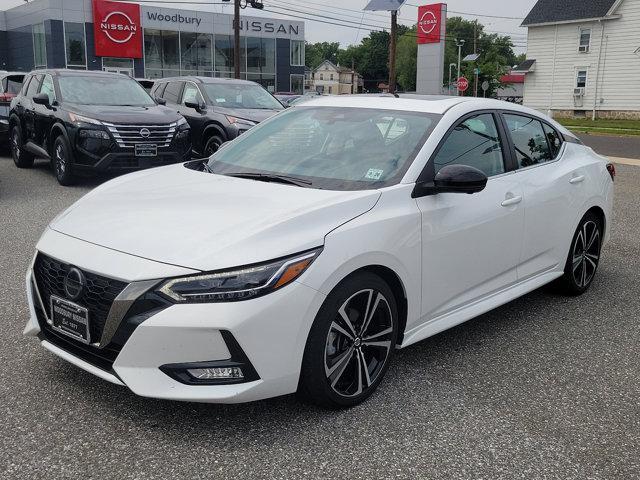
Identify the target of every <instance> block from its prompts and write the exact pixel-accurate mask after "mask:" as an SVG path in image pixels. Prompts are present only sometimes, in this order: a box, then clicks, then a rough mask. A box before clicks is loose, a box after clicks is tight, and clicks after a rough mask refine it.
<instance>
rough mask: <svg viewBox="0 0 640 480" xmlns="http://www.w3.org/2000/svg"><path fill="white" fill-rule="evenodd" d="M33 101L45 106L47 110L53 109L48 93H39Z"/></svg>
mask: <svg viewBox="0 0 640 480" xmlns="http://www.w3.org/2000/svg"><path fill="white" fill-rule="evenodd" d="M32 100H33V103H37V104H38V105H44V106H45V107H47V108H51V102H50V101H49V95H47V94H46V93H38V94H37V95H34V96H33V98H32Z"/></svg>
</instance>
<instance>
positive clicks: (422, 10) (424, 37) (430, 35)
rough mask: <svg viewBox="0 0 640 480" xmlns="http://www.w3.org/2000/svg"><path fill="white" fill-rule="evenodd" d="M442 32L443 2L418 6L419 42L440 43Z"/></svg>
mask: <svg viewBox="0 0 640 480" xmlns="http://www.w3.org/2000/svg"><path fill="white" fill-rule="evenodd" d="M441 32H442V4H441V3H436V4H434V5H423V6H421V7H419V8H418V43H420V44H422V43H440V42H441V38H440V35H441Z"/></svg>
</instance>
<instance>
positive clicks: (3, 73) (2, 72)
mask: <svg viewBox="0 0 640 480" xmlns="http://www.w3.org/2000/svg"><path fill="white" fill-rule="evenodd" d="M13 75H26V73H25V72H7V71H6V70H0V77H2V78H4V77H11V76H13Z"/></svg>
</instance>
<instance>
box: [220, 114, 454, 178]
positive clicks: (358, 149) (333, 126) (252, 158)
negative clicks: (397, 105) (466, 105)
mask: <svg viewBox="0 0 640 480" xmlns="http://www.w3.org/2000/svg"><path fill="white" fill-rule="evenodd" d="M440 118H441V116H440V115H434V114H427V113H418V112H406V111H393V110H376V109H368V108H367V109H363V108H340V107H313V106H305V107H300V108H294V109H289V110H287V111H286V112H283V113H280V114H278V115H276V116H275V117H273V118H272V119H271V120H268V121H267V122H264V123H262V124H260V125H259V126H257V127H254V128H253V129H252V130H249V131H248V132H247V133H245V134H243V135H242V136H241V137H239V138H238V139H237V140H235V141H233V142H231V143H229V144H227V145H225V146H224V147H223V148H221V149H220V150H219V151H218V152H217V153H216V154H215V155H214V156H212V157H211V159H210V160H209V162H208V170H209V171H211V172H213V173H217V174H222V175H224V174H243V173H244V174H247V173H249V174H264V175H280V176H287V177H295V179H298V180H303V181H304V182H305V183H308V184H309V186H311V187H312V188H321V189H330V190H365V189H374V188H382V187H385V186H389V185H393V184H396V183H398V182H400V180H401V179H402V177H403V176H404V174H405V173H406V171H407V169H408V168H409V166H410V165H411V162H412V161H413V160H414V158H415V156H416V155H417V153H418V152H419V151H420V149H421V148H422V145H423V144H424V142H425V140H426V139H427V137H428V136H429V134H430V133H431V131H432V130H433V128H434V127H435V125H436V124H437V122H438V121H439V120H440Z"/></svg>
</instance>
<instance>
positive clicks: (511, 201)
mask: <svg viewBox="0 0 640 480" xmlns="http://www.w3.org/2000/svg"><path fill="white" fill-rule="evenodd" d="M521 201H522V197H521V196H520V195H518V196H517V197H510V198H507V199H506V200H505V201H504V202H502V203H501V205H502V206H503V207H511V206H513V205H517V204H519V203H520V202H521Z"/></svg>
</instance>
